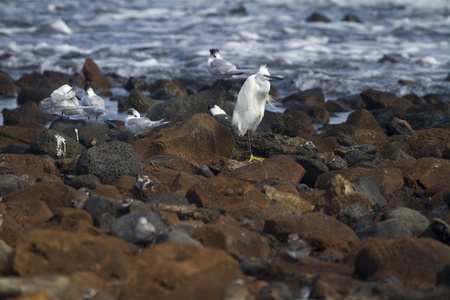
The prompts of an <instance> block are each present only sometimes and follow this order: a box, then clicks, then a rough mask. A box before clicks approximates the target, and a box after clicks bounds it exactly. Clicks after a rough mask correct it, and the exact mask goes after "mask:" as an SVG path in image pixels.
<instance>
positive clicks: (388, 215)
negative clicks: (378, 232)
mask: <svg viewBox="0 0 450 300" xmlns="http://www.w3.org/2000/svg"><path fill="white" fill-rule="evenodd" d="M391 219H396V220H399V221H400V222H401V223H402V224H403V225H404V226H405V227H406V228H408V229H409V230H411V232H413V233H415V234H420V233H422V232H423V231H424V230H425V229H427V227H428V226H429V225H430V221H428V219H427V218H426V217H425V216H424V215H422V214H420V213H419V212H417V211H415V210H412V209H410V208H408V207H403V206H400V207H396V208H393V209H390V210H388V211H386V212H384V213H383V215H382V216H381V220H382V221H383V220H391Z"/></svg>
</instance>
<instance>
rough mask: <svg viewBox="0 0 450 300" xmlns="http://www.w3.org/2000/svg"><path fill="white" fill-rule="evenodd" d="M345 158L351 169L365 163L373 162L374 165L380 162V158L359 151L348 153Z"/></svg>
mask: <svg viewBox="0 0 450 300" xmlns="http://www.w3.org/2000/svg"><path fill="white" fill-rule="evenodd" d="M343 158H344V160H345V161H346V162H347V165H348V167H349V168H350V167H353V166H355V165H357V164H360V163H364V162H373V163H379V162H380V159H379V157H378V156H376V155H374V154H370V153H365V152H362V151H357V150H353V151H349V152H347V153H346V154H345V155H344V157H343Z"/></svg>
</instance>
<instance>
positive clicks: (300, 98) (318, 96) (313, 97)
mask: <svg viewBox="0 0 450 300" xmlns="http://www.w3.org/2000/svg"><path fill="white" fill-rule="evenodd" d="M288 101H297V102H300V103H303V104H306V105H309V106H316V105H324V104H325V95H324V93H323V91H322V89H321V88H313V89H309V90H305V91H299V92H297V93H294V94H291V95H289V96H287V97H285V98H284V99H283V102H288Z"/></svg>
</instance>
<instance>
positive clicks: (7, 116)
mask: <svg viewBox="0 0 450 300" xmlns="http://www.w3.org/2000/svg"><path fill="white" fill-rule="evenodd" d="M2 115H3V125H5V126H20V127H26V128H30V129H34V130H40V131H42V130H44V128H45V126H43V125H42V124H46V123H48V122H51V121H52V120H53V118H52V117H50V116H49V115H46V114H44V113H43V112H42V111H41V109H40V108H39V106H38V105H37V104H36V103H34V102H28V103H26V104H24V105H22V106H19V107H18V108H14V109H11V110H10V109H7V108H4V109H3V110H2Z"/></svg>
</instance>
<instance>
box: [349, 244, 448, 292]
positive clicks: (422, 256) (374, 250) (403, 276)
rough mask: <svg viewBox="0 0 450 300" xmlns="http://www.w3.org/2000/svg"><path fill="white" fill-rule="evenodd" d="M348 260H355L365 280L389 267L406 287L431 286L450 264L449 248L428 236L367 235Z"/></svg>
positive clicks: (357, 269) (356, 268) (360, 274)
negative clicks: (438, 274)
mask: <svg viewBox="0 0 450 300" xmlns="http://www.w3.org/2000/svg"><path fill="white" fill-rule="evenodd" d="M405 258H407V259H405ZM345 260H346V261H347V263H352V261H354V265H355V272H356V275H358V276H360V277H361V278H362V279H368V278H370V277H373V276H376V274H377V272H379V271H382V270H390V271H392V272H394V274H396V277H398V278H399V279H400V280H402V281H403V282H404V283H405V284H406V285H407V286H410V287H417V288H419V287H420V288H431V287H434V285H435V284H436V277H437V273H438V272H439V271H440V270H441V269H442V267H443V266H446V265H448V264H450V248H449V247H448V246H447V245H444V244H442V243H440V242H438V241H435V240H433V239H429V238H419V239H411V238H405V237H404V238H400V239H397V240H388V239H379V238H367V239H364V240H362V241H361V244H360V245H359V246H357V247H355V248H354V249H353V250H352V253H350V254H349V255H348V256H347V257H346V259H345Z"/></svg>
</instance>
